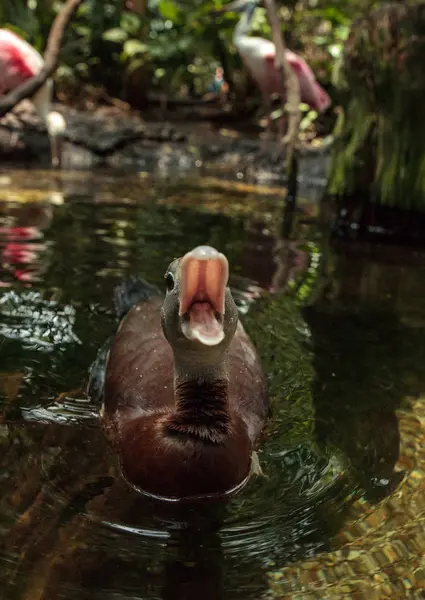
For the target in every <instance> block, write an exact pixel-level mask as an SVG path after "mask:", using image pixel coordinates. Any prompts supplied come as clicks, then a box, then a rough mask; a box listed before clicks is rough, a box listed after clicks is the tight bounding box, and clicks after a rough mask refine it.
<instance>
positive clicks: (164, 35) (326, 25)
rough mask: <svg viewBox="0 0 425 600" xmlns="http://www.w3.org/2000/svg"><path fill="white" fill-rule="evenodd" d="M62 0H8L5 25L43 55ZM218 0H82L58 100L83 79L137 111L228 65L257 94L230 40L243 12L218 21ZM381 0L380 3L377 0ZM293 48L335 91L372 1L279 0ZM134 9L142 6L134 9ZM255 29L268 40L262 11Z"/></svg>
mask: <svg viewBox="0 0 425 600" xmlns="http://www.w3.org/2000/svg"><path fill="white" fill-rule="evenodd" d="M62 4H63V2H61V1H58V0H2V2H1V3H0V24H1V26H2V27H7V28H10V29H13V30H14V31H16V32H17V33H18V34H19V35H21V36H22V37H23V38H24V39H26V40H27V41H28V42H29V43H31V44H32V45H33V46H34V47H35V48H37V49H38V50H39V51H40V52H43V50H44V47H45V43H46V39H47V36H48V33H49V29H50V26H51V24H52V21H53V19H54V17H55V15H56V14H57V13H58V11H59V10H60V8H61V6H62ZM223 4H225V2H222V0H209V1H203V0H127V2H125V1H124V0H108V1H104V0H86V2H84V3H83V5H82V6H81V7H80V9H79V11H78V13H77V16H76V17H75V18H74V20H73V22H72V24H71V26H70V27H69V29H68V32H67V35H66V39H65V43H64V46H63V49H62V54H61V64H60V68H59V70H58V72H57V74H56V81H57V89H58V93H59V97H60V98H61V99H62V100H66V99H67V98H72V97H73V96H75V94H76V93H78V91H79V90H81V89H82V87H84V85H85V84H89V85H91V86H99V87H102V88H103V89H105V90H106V92H107V93H108V94H109V95H111V96H114V97H117V98H120V99H122V100H125V101H128V102H129V103H130V104H131V105H133V106H135V107H136V108H142V107H143V106H145V105H146V102H147V101H148V98H149V95H150V94H166V95H167V96H168V97H169V98H182V97H187V96H190V97H199V96H200V95H203V94H205V93H206V92H208V90H209V89H210V87H211V84H212V82H213V81H214V75H215V69H216V68H217V67H218V66H222V67H223V68H224V72H225V78H226V80H227V81H228V83H229V86H230V90H231V92H232V94H233V95H234V96H236V97H238V96H239V97H241V98H246V97H247V96H250V95H252V94H255V93H257V92H256V88H255V86H253V85H252V83H251V82H250V81H249V80H248V78H247V75H246V72H245V70H244V69H243V68H242V65H241V62H240V58H239V56H238V55H237V53H236V51H235V49H234V48H233V46H232V43H231V39H232V32H233V28H234V26H235V23H236V22H237V19H238V16H237V15H235V14H233V13H226V14H224V15H223V16H220V17H212V16H211V11H212V10H213V9H217V8H221V7H222V6H223ZM378 4H379V3H378ZM278 6H279V13H280V15H279V16H280V18H281V20H282V26H283V29H284V35H285V39H286V43H287V45H288V47H289V48H290V49H291V50H293V51H295V52H299V53H300V54H301V55H302V56H303V57H304V58H305V59H306V60H307V61H308V62H309V64H310V65H311V67H312V68H313V70H314V71H315V73H316V76H317V78H318V80H319V81H320V83H321V84H322V85H323V86H324V87H325V88H327V89H328V90H329V91H330V92H331V93H332V90H331V89H330V88H331V84H330V81H331V71H332V67H333V64H334V62H335V59H337V58H338V56H339V54H340V52H341V48H342V44H343V42H344V40H345V39H346V38H347V35H348V31H349V28H350V25H351V23H352V21H353V19H355V18H356V17H358V16H360V15H362V14H363V13H364V11H365V10H367V9H369V8H370V6H371V3H370V2H367V1H366V0H350V2H347V1H346V0H316V1H315V0H305V1H303V0H302V1H301V2H296V1H295V0H288V1H287V2H285V3H284V4H283V3H281V2H278ZM135 11H136V12H135ZM254 26H255V27H254V32H255V33H257V34H259V35H261V36H265V37H270V29H269V25H268V23H267V18H266V14H265V10H264V9H263V8H259V9H258V10H257V11H256V15H255V21H254Z"/></svg>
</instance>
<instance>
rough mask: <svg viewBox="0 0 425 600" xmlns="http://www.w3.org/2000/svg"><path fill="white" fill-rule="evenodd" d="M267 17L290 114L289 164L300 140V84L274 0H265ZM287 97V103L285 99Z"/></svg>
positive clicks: (288, 136) (287, 140) (286, 140)
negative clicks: (291, 62)
mask: <svg viewBox="0 0 425 600" xmlns="http://www.w3.org/2000/svg"><path fill="white" fill-rule="evenodd" d="M264 5H265V7H266V10H267V17H268V20H269V23H270V27H271V30H272V37H273V43H274V45H275V47H276V58H275V66H276V68H277V69H278V70H279V71H280V72H281V75H282V81H283V84H284V87H285V91H286V94H283V95H282V107H283V110H284V111H285V112H286V113H287V114H288V129H287V132H286V135H285V137H284V138H283V141H282V143H283V144H284V145H286V151H287V153H286V157H287V165H288V166H289V165H291V163H292V154H293V151H294V148H295V145H296V142H297V140H298V128H299V124H300V109H299V104H300V84H299V82H298V79H297V76H296V74H295V73H294V71H293V70H292V69H291V66H290V64H289V63H288V61H287V60H286V56H285V44H284V42H283V38H282V32H281V29H280V23H279V18H278V16H277V13H276V5H275V3H274V0H264ZM284 98H286V103H285V101H284Z"/></svg>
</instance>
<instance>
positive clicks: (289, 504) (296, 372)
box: [0, 171, 425, 600]
mask: <svg viewBox="0 0 425 600" xmlns="http://www.w3.org/2000/svg"><path fill="white" fill-rule="evenodd" d="M282 203H283V196H282V193H281V192H279V191H278V190H276V189H272V188H256V189H254V188H250V187H249V186H245V185H244V184H243V183H241V184H228V183H227V182H225V181H217V180H208V179H204V180H202V179H201V180H183V181H178V180H158V179H157V180H155V179H152V178H150V177H148V176H144V177H140V176H137V175H132V176H131V177H129V176H127V175H125V174H123V173H114V174H112V173H111V172H105V173H102V172H97V173H87V172H86V173H77V172H75V173H72V172H65V173H61V174H55V175H53V176H52V175H51V174H49V173H47V172H36V171H32V172H27V173H26V172H21V173H17V172H15V173H12V172H4V173H2V174H1V176H0V252H1V253H2V254H1V259H0V267H1V270H0V286H1V290H0V312H1V320H0V336H1V338H0V364H1V367H0V369H1V371H0V444H1V453H0V457H1V458H0V462H1V472H0V480H1V484H0V485H1V495H0V590H2V591H1V592H0V594H3V596H2V598H3V597H4V598H5V600H6V599H7V600H15V599H16V600H18V599H19V600H21V599H22V600H23V599H28V600H29V599H31V600H56V599H59V598H61V599H66V600H74V599H75V600H76V599H78V600H84V599H85V598H90V599H93V598H99V599H102V600H105V599H114V600H121V599H124V598H125V599H127V598H128V599H130V598H131V599H146V600H150V599H154V598H155V599H156V598H163V599H175V600H177V599H179V600H181V599H184V598H193V599H194V598H197V599H198V598H206V599H209V598H211V599H214V600H216V599H217V600H218V599H221V598H223V599H224V598H233V599H234V598H241V599H242V598H243V599H247V600H250V599H253V600H254V599H256V600H257V599H259V598H261V597H262V596H263V595H266V594H268V593H272V592H270V589H271V588H272V589H273V590H274V593H276V594H277V595H281V594H283V593H285V594H291V593H295V592H297V593H298V594H299V593H307V592H306V588H305V582H304V581H303V580H302V577H301V576H300V575H299V571H300V570H301V571H302V569H303V565H306V564H308V561H312V560H316V561H319V563H318V564H319V566H320V564H321V563H320V561H321V560H322V561H323V565H327V566H328V567H329V565H330V564H331V563H330V562H329V561H330V560H331V559H330V558H329V557H331V556H332V557H333V556H334V555H333V554H332V553H334V552H335V551H339V550H340V549H343V548H344V545H345V544H346V542H347V539H346V538H344V535H343V533H344V531H346V529H347V527H348V524H349V523H351V522H352V520H353V514H358V512H359V506H360V507H363V509H362V510H364V512H365V513H366V512H367V510H370V511H371V513H373V511H374V510H375V508H376V507H377V506H379V503H383V502H386V501H389V499H390V498H392V497H393V494H397V493H398V491H399V490H400V489H403V488H402V486H403V482H405V481H409V475H410V474H411V473H413V472H414V471H415V466H414V464H413V462H412V464H410V465H409V464H406V462H405V461H404V463H403V464H400V448H401V447H402V445H403V443H404V442H403V440H401V428H400V418H401V417H400V414H401V413H399V412H397V411H400V410H402V411H404V412H403V413H402V414H403V415H404V417H403V418H407V417H409V418H410V417H411V416H412V414H413V412H414V410H413V408H412V406H416V407H417V406H418V404H417V403H418V402H419V406H420V405H421V404H420V403H421V401H420V396H421V393H423V388H424V379H425V376H424V371H423V364H425V341H424V340H425V337H424V335H423V325H424V323H425V319H424V316H425V309H424V306H425V305H424V302H423V299H424V294H425V279H424V268H423V267H422V264H423V261H421V256H420V254H415V255H413V254H412V253H409V252H408V251H407V252H406V251H403V252H402V251H400V252H397V251H396V252H395V256H396V258H397V260H395V261H392V263H391V262H390V263H389V264H388V263H387V264H386V263H385V260H383V259H382V257H381V256H379V255H374V254H373V252H374V251H373V249H372V250H371V254H370V255H369V256H366V257H364V256H362V255H361V253H360V252H357V253H356V252H355V251H354V250H353V251H352V252H351V253H350V252H347V251H345V250H340V251H339V252H338V253H336V254H335V253H332V254H331V260H330V263H329V265H328V270H330V271H331V277H330V279H329V280H328V281H327V287H323V286H322V285H321V281H322V280H321V272H322V271H323V268H322V260H321V241H320V237H318V232H317V230H315V229H314V228H313V227H311V228H309V229H305V227H304V229H300V236H301V237H302V239H301V238H300V240H299V243H298V244H295V245H294V247H293V248H292V255H291V256H292V258H291V260H292V262H291V265H290V268H289V269H287V270H286V279H288V277H289V283H288V284H287V285H286V286H284V287H285V294H284V295H281V294H280V295H272V296H270V294H269V293H268V290H270V289H272V290H273V289H275V288H276V271H277V269H278V267H279V265H276V264H275V262H274V261H273V248H274V247H275V243H276V239H275V235H276V232H277V231H278V230H279V228H278V227H277V223H278V221H279V219H280V215H281V214H282ZM199 244H210V245H212V246H215V247H217V248H219V249H220V250H221V251H223V252H225V253H226V255H227V256H228V258H229V261H230V264H231V271H232V278H231V285H232V289H233V292H234V295H235V298H236V301H237V304H238V306H239V308H240V312H241V318H242V319H243V320H244V323H245V324H246V326H247V329H248V330H249V332H250V333H251V335H252V337H253V339H254V341H255V343H256V345H257V347H258V349H259V351H260V353H261V356H262V359H263V362H264V367H265V369H266V371H267V375H268V380H269V387H270V393H271V404H272V410H273V414H272V417H271V419H270V421H269V423H268V425H267V427H266V431H265V436H264V440H263V441H262V444H261V446H260V449H259V458H260V463H261V466H262V469H263V471H264V473H265V477H257V478H254V479H252V481H251V482H250V483H249V485H248V486H247V487H246V488H245V489H244V490H243V491H242V492H241V493H240V494H239V495H237V496H236V497H235V498H234V499H232V500H231V501H230V502H229V503H227V504H219V505H213V506H201V507H197V508H194V507H189V508H187V507H180V506H169V505H167V506H163V505H162V504H161V503H154V502H151V501H147V500H146V499H145V498H143V497H141V496H140V495H138V494H137V493H136V492H135V491H133V490H131V489H130V488H129V487H128V486H127V485H126V484H125V483H124V482H123V481H122V479H121V477H120V474H119V471H118V469H117V466H116V462H115V456H114V454H113V452H112V450H111V449H110V448H109V446H108V444H107V442H106V440H105V438H104V435H103V432H102V430H101V428H100V427H99V423H98V416H97V415H98V410H99V406H98V405H97V404H96V403H95V402H94V401H92V400H90V399H88V398H87V396H86V394H85V384H86V382H87V377H88V371H89V368H90V365H91V363H92V361H93V360H94V358H95V357H96V354H97V352H98V349H99V348H100V346H101V345H102V344H103V343H104V342H105V340H106V339H107V338H108V336H109V335H111V334H112V333H113V332H114V331H115V328H116V320H115V316H114V313H113V309H112V290H113V288H114V286H115V285H116V284H117V283H119V282H120V281H121V280H122V279H123V278H125V277H127V276H129V275H133V274H138V275H140V276H141V277H143V278H145V279H147V280H149V281H150V282H152V283H155V284H157V285H159V286H161V287H163V274H164V271H165V268H166V266H167V265H168V263H169V262H170V261H171V260H172V259H173V258H174V257H176V256H180V255H182V254H183V253H184V252H186V251H187V250H188V249H189V248H191V247H194V246H196V245H199ZM383 255H384V256H385V252H384V253H383ZM280 267H282V265H280ZM283 270H284V271H285V269H283ZM412 398H413V399H415V402H416V404H412V402H413V401H412ZM418 398H419V400H418ZM406 415H407V417H406ZM409 415H410V416H409ZM415 452H416V453H419V451H415ZM422 476H423V473H421V474H420V475H418V477H422ZM424 503H425V501H424ZM417 510H418V511H419V513H420V514H422V513H421V511H422V510H423V508H422V504H421V505H420V506H419V507H417ZM356 511H357V512H356ZM390 523H391V521H390ZM397 526H398V525H397V524H395V525H394V529H393V530H391V525H389V529H390V531H392V534H393V535H397ZM332 560H333V559H332ZM284 568H287V569H292V571H291V572H289V571H288V572H287V574H286V575H283V573H285V571H282V569H284ZM296 569H298V570H296ZM294 573H296V575H294ZM406 576H407V575H406ZM363 577H364V572H363ZM282 580H283V582H284V584H283V588H281V587H279V586H281V585H282ZM318 581H319V583H321V582H320V578H318ZM412 581H413V580H412ZM322 584H323V585H324V586H327V585H328V584H329V581H328V580H327V579H326V578H325V580H324V582H323V581H322ZM318 585H319V584H318ZM412 585H415V582H413V583H412ZM313 587H314V584H313ZM303 590H304V592H303ZM321 593H322V592H321ZM287 597H291V596H287ZM294 597H295V596H294ZM297 597H303V596H297ZM305 597H307V596H305ZM317 597H324V596H323V595H322V596H320V595H319V596H317ZM329 597H331V596H329Z"/></svg>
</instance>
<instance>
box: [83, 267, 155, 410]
mask: <svg viewBox="0 0 425 600" xmlns="http://www.w3.org/2000/svg"><path fill="white" fill-rule="evenodd" d="M153 296H162V293H161V291H160V290H159V289H158V288H157V287H156V286H154V285H151V284H150V283H148V282H147V281H145V280H144V279H138V278H136V277H132V278H130V279H128V280H126V281H123V283H121V284H120V285H119V286H117V287H116V288H115V290H114V307H115V312H116V315H117V317H118V318H119V320H121V319H123V318H124V317H125V316H126V315H127V313H128V312H129V310H130V309H131V308H133V306H134V305H135V304H138V303H139V302H147V301H148V300H149V299H150V298H152V297H153ZM113 339H114V336H111V337H110V338H109V339H108V340H107V341H106V342H105V343H104V344H103V346H102V347H101V348H100V350H99V352H98V354H97V357H96V359H95V361H94V362H93V364H92V365H91V367H90V370H89V373H90V375H89V381H88V384H87V395H88V396H89V397H90V398H91V399H92V400H93V402H95V403H102V402H103V388H104V385H105V372H106V364H107V362H108V355H109V350H110V348H111V345H112V341H113Z"/></svg>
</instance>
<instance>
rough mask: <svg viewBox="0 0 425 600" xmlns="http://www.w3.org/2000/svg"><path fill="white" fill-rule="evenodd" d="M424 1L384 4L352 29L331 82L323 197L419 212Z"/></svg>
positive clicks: (423, 156)
mask: <svg viewBox="0 0 425 600" xmlns="http://www.w3.org/2000/svg"><path fill="white" fill-rule="evenodd" d="M424 57H425V3H420V4H417V5H414V6H408V5H406V4H395V3H393V4H386V5H382V6H380V7H379V8H377V9H375V10H373V11H372V12H371V13H370V14H369V15H368V16H366V17H362V18H361V19H360V20H358V21H357V22H355V23H354V25H353V27H352V30H351V33H350V35H349V38H348V40H347V42H346V45H345V48H344V52H343V55H342V57H341V61H340V64H339V65H338V66H337V69H336V71H335V83H336V85H337V87H338V88H339V90H340V93H341V104H342V110H341V113H340V115H339V118H338V122H337V125H336V129H335V137H336V143H335V149H334V154H333V161H332V170H331V176H330V192H331V193H332V194H337V195H346V194H357V193H359V194H362V195H367V196H368V197H369V198H370V199H372V200H373V201H377V202H379V203H381V204H386V205H389V206H398V207H400V208H405V209H421V210H424V209H425V118H424V116H425V115H424V109H425V68H424V64H425V63H424V61H425V58H424Z"/></svg>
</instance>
